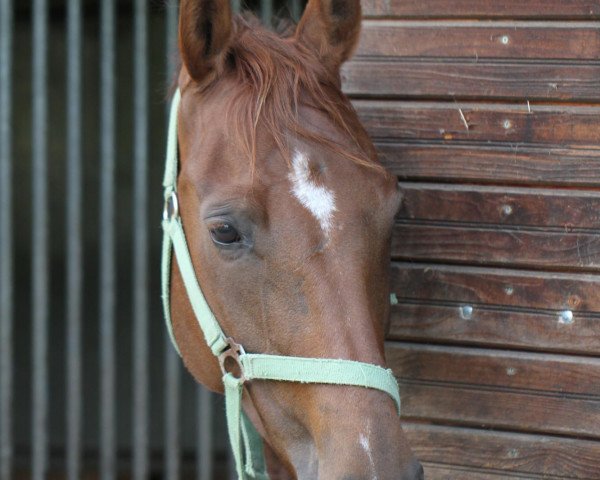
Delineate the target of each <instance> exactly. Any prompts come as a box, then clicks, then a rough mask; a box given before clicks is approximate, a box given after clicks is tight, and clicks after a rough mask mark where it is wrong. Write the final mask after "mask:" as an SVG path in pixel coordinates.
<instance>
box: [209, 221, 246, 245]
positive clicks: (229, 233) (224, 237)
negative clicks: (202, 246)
mask: <svg viewBox="0 0 600 480" xmlns="http://www.w3.org/2000/svg"><path fill="white" fill-rule="evenodd" d="M210 236H211V237H212V239H213V242H215V243H217V244H220V245H231V244H233V243H239V242H241V241H242V237H241V235H240V234H239V233H238V231H237V230H236V229H235V227H233V226H232V225H230V224H229V223H220V224H219V225H216V226H214V227H211V229H210Z"/></svg>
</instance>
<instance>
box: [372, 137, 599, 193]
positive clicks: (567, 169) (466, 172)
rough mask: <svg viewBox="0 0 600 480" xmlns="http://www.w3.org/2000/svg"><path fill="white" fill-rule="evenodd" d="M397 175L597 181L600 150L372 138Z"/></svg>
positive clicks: (450, 179)
mask: <svg viewBox="0 0 600 480" xmlns="http://www.w3.org/2000/svg"><path fill="white" fill-rule="evenodd" d="M376 146H377V150H378V152H379V156H380V159H381V161H382V162H383V163H384V165H385V166H386V167H387V168H388V169H389V170H390V171H391V172H393V173H394V174H396V175H398V177H399V178H401V179H405V180H427V181H441V182H457V183H458V182H460V183H464V182H481V183H495V184H498V183H501V184H512V185H534V184H536V185H554V186H569V187H570V186H581V187H598V186H600V151H598V150H573V149H568V148H546V149H544V148H527V147H523V146H521V145H519V144H513V145H510V146H500V147H499V146H487V147H486V146H482V145H480V144H478V145H460V146H458V145H447V144H444V143H396V142H394V143H387V142H377V143H376Z"/></svg>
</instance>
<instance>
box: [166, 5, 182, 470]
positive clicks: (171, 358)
mask: <svg viewBox="0 0 600 480" xmlns="http://www.w3.org/2000/svg"><path fill="white" fill-rule="evenodd" d="M166 9H167V10H166V17H165V21H166V25H165V28H166V45H167V51H166V54H167V72H168V75H169V78H170V77H171V76H173V75H175V69H176V68H177V62H176V61H175V52H176V50H175V49H176V48H177V18H178V8H177V2H176V1H174V0H171V1H170V2H168V3H167V6H166ZM169 107H170V106H169V105H167V108H166V122H167V125H168V121H169ZM165 131H166V129H165ZM164 333H165V349H166V352H165V451H164V454H165V468H166V473H165V478H166V480H178V479H179V477H180V473H179V470H180V458H181V446H180V437H179V435H180V433H179V422H180V420H181V419H180V418H179V405H180V396H181V393H180V392H181V361H180V359H179V356H178V355H177V352H176V351H175V349H174V348H173V345H171V338H170V337H169V335H168V333H167V329H166V328H165V329H164Z"/></svg>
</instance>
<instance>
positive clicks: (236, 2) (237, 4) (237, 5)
mask: <svg viewBox="0 0 600 480" xmlns="http://www.w3.org/2000/svg"><path fill="white" fill-rule="evenodd" d="M231 6H232V8H233V13H240V12H241V11H242V0H232V2H231Z"/></svg>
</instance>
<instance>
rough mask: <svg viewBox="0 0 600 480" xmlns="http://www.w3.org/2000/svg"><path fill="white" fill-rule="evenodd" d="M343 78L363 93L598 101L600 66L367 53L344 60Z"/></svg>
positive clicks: (347, 86)
mask: <svg viewBox="0 0 600 480" xmlns="http://www.w3.org/2000/svg"><path fill="white" fill-rule="evenodd" d="M342 83H343V88H344V91H345V92H346V93H347V94H349V95H351V96H358V97H386V98H398V97H402V98H406V99H410V98H420V99H423V98H436V99H450V100H453V99H475V100H477V99H482V98H484V97H485V98H488V99H497V100H500V99H505V100H513V101H514V100H517V99H519V100H522V101H523V102H525V100H530V101H537V100H541V101H544V100H545V101H550V100H561V101H571V102H586V101H587V102H596V101H598V99H600V65H598V64H594V63H591V62H587V63H581V64H572V65H561V64H546V63H536V62H531V63H516V62H512V63H511V62H499V61H498V62H488V61H479V62H476V61H469V62H466V61H452V62H440V61H425V60H420V61H393V60H376V59H365V58H364V57H361V58H358V59H355V60H352V61H350V62H348V63H346V64H345V65H344V67H343V68H342Z"/></svg>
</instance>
